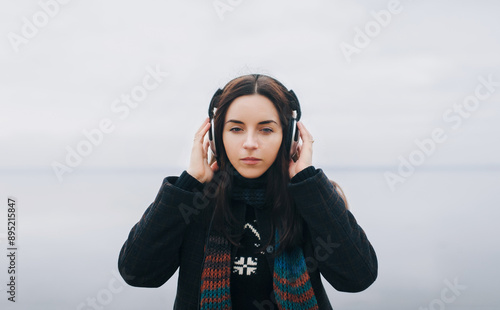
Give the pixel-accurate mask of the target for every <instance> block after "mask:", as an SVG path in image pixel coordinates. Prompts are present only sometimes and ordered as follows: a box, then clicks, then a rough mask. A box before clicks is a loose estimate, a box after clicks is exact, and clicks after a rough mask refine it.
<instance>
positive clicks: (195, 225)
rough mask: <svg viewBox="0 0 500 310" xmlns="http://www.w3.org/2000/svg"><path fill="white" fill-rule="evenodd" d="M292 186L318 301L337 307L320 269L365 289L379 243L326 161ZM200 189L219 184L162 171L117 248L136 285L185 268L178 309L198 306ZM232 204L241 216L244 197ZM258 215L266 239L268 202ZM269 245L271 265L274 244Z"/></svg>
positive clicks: (203, 210)
mask: <svg viewBox="0 0 500 310" xmlns="http://www.w3.org/2000/svg"><path fill="white" fill-rule="evenodd" d="M216 176H217V174H216V175H215V176H214V178H215V177H216ZM288 187H289V190H290V192H291V194H292V197H293V199H294V201H295V203H296V206H297V208H298V211H299V213H300V215H301V216H302V218H303V220H304V237H305V243H304V245H303V252H304V257H305V260H306V265H307V270H308V272H309V276H310V278H311V285H312V287H313V290H314V294H315V296H316V299H317V301H318V306H319V309H332V307H331V305H330V302H329V301H328V296H327V295H326V292H325V289H324V287H323V284H322V282H321V278H320V274H321V275H323V277H324V278H325V279H326V280H327V281H328V282H329V283H330V284H331V285H332V286H333V287H334V288H335V289H337V290H338V291H344V292H359V291H362V290H364V289H366V288H367V287H369V286H370V285H371V284H372V283H373V282H374V281H375V279H376V278H377V269H378V265H377V257H376V254H375V251H374V250H373V248H372V246H371V244H370V242H369V241H368V239H367V238H366V235H365V233H364V231H363V229H362V228H361V227H360V226H359V225H358V224H357V222H356V220H355V218H354V216H353V215H352V213H351V212H350V211H349V210H347V209H346V208H345V205H344V203H343V201H342V199H340V197H339V195H338V193H337V192H336V190H335V189H334V187H333V185H332V184H331V182H330V181H329V179H328V178H327V177H326V175H325V174H324V173H323V170H322V169H315V168H314V167H313V166H310V167H308V168H306V169H304V170H302V171H301V172H299V173H298V174H297V175H295V176H294V177H293V178H292V180H291V182H290V184H289V186H288ZM202 191H203V192H204V193H205V194H207V193H213V192H214V189H209V188H207V186H205V185H204V184H202V183H200V182H198V181H197V180H196V179H195V178H193V177H192V176H191V175H189V174H188V173H187V172H186V171H184V172H183V173H182V174H181V175H180V176H179V177H174V176H170V177H167V178H165V179H164V180H163V184H162V186H161V188H160V191H159V193H158V195H157V196H156V199H155V201H154V202H153V203H152V204H151V205H150V206H149V207H148V208H147V210H146V211H145V213H144V215H143V216H142V218H141V219H140V221H139V222H138V223H137V224H135V226H134V227H133V228H132V230H131V231H130V234H129V236H128V239H127V240H126V241H125V244H124V245H123V247H122V249H121V251H120V256H119V260H118V269H119V271H120V273H121V275H122V277H123V279H124V280H125V282H127V283H128V284H130V285H132V286H139V287H159V286H161V285H163V284H164V283H165V282H166V281H167V280H168V279H169V278H170V277H171V276H172V275H173V274H174V273H175V271H176V270H177V268H178V267H179V268H180V269H179V278H178V286H177V296H176V299H175V305H174V309H182V310H188V309H198V308H199V293H200V281H201V272H202V266H203V259H204V246H205V241H206V239H207V236H208V234H207V232H208V227H209V226H208V222H209V221H207V218H208V217H210V216H211V213H212V212H213V209H212V208H211V207H210V204H208V201H204V200H203V199H202V195H201V192H202ZM210 191H211V192H210ZM233 207H234V212H235V214H236V217H237V218H238V219H239V220H242V221H243V219H244V216H245V207H246V206H245V204H243V203H241V204H240V205H234V206H233ZM256 219H257V223H259V227H260V230H259V232H260V234H261V237H262V240H268V239H269V237H270V236H271V235H270V234H271V232H270V231H269V227H270V225H269V224H270V222H269V221H270V220H271V210H270V208H260V209H256ZM232 248H233V253H232V255H234V253H235V250H236V247H232ZM266 252H267V253H266V256H267V258H268V262H269V266H270V270H271V271H272V270H273V269H274V267H273V263H274V258H273V256H272V255H271V253H272V252H273V248H272V246H270V247H268V248H267V251H266Z"/></svg>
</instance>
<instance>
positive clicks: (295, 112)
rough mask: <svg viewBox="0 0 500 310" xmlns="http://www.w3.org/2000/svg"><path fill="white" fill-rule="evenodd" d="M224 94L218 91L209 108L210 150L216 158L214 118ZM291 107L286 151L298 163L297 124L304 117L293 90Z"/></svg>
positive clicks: (289, 93)
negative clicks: (220, 98)
mask: <svg viewBox="0 0 500 310" xmlns="http://www.w3.org/2000/svg"><path fill="white" fill-rule="evenodd" d="M221 94H222V89H220V88H219V89H217V91H216V92H215V94H214V95H213V97H212V100H211V101H210V106H209V107H208V116H209V118H210V123H211V124H210V130H209V131H208V139H209V141H210V148H211V149H212V153H213V154H214V156H215V157H217V156H218V155H217V152H216V148H215V131H214V117H215V113H216V112H217V108H216V105H217V103H218V102H219V97H220V95H221ZM288 95H289V98H288V99H289V101H290V107H291V109H292V116H291V117H290V118H289V120H288V128H287V129H286V133H285V135H284V137H285V150H286V152H287V153H289V154H290V159H292V160H293V161H297V155H298V154H297V147H298V145H299V129H298V127H297V122H298V121H299V120H300V116H301V115H302V113H301V111H300V104H299V99H298V98H297V96H296V95H295V93H294V92H293V90H289V91H288Z"/></svg>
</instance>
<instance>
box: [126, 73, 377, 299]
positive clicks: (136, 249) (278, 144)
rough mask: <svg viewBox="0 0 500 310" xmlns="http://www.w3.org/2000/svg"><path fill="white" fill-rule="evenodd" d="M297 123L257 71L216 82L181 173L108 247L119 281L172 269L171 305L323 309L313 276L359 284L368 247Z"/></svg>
mask: <svg viewBox="0 0 500 310" xmlns="http://www.w3.org/2000/svg"><path fill="white" fill-rule="evenodd" d="M298 119H300V105H299V103H298V100H297V98H296V96H295V94H294V93H293V91H288V90H287V89H286V88H285V87H284V86H283V85H282V84H281V83H280V82H278V81H277V80H275V79H273V78H271V77H269V76H265V75H259V74H253V75H246V76H241V77H238V78H236V79H234V80H232V81H230V82H229V83H228V84H227V85H226V86H225V87H224V88H223V89H222V90H218V91H217V92H216V94H215V95H214V97H213V99H212V102H211V104H210V108H209V118H207V119H205V121H204V122H203V124H202V125H201V127H200V129H199V130H198V131H197V133H196V135H195V138H194V144H193V148H192V151H191V158H190V162H189V167H188V169H187V170H185V171H183V172H182V174H181V175H180V176H179V177H174V176H170V177H167V178H165V179H164V181H163V184H162V186H161V189H160V191H159V193H158V195H157V197H156V199H155V201H154V202H153V203H152V204H151V205H150V206H149V207H148V208H147V210H146V211H145V213H144V215H143V216H142V218H141V220H140V221H139V222H138V223H137V224H136V225H135V226H134V227H133V228H132V230H131V232H130V234H129V236H128V239H127V240H126V242H125V244H124V245H123V247H122V249H121V251H120V257H119V262H118V267H119V270H120V273H121V275H122V276H123V278H124V280H125V281H126V282H127V283H128V284H130V285H132V286H140V287H159V286H161V285H163V284H164V283H165V282H166V281H167V280H168V279H169V278H170V277H171V276H172V275H173V274H174V272H175V271H176V270H177V268H178V267H179V279H178V289H177V296H176V299H175V305H174V309H231V308H234V309H332V307H331V305H330V302H329V300H328V296H327V295H326V292H325V290H324V287H323V285H322V282H321V280H320V274H321V275H323V277H324V278H325V279H326V280H327V281H328V282H329V283H330V284H331V285H332V286H333V287H334V288H336V289H337V290H339V291H345V292H359V291H362V290H364V289H366V288H367V287H368V286H370V285H371V284H372V283H373V282H374V281H375V279H376V277H377V258H376V255H375V251H374V250H373V248H372V246H371V244H370V242H369V241H368V239H367V238H366V235H365V233H364V231H363V230H362V229H361V227H360V226H359V225H358V224H357V223H356V220H355V218H354V217H353V215H352V214H351V212H349V211H348V210H347V208H346V202H345V198H344V197H343V194H341V193H340V192H339V188H338V187H337V185H336V183H335V182H333V181H330V180H329V179H328V178H327V177H326V175H325V174H324V172H323V171H322V169H316V168H315V167H314V166H313V164H312V145H313V142H314V140H313V138H312V136H311V134H310V133H309V131H308V130H307V129H306V128H305V126H304V125H303V124H302V123H301V122H296V121H297V120H298ZM210 120H212V123H211V122H210ZM296 129H298V132H299V133H300V138H301V139H302V141H303V142H302V144H300V145H297V144H296V143H294V142H296V141H297V140H298V138H297V137H298V135H297V134H294V130H296ZM209 130H210V132H209ZM207 132H209V140H207V141H206V142H204V137H205V134H206V133H207ZM209 146H210V147H211V149H212V154H213V157H212V160H210V161H209V160H208V156H207V155H208V154H207V153H208V148H209Z"/></svg>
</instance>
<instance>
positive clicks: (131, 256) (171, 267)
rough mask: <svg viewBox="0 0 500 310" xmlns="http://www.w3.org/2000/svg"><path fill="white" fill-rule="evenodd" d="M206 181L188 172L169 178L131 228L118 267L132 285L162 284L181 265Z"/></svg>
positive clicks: (121, 251) (149, 285)
mask: <svg viewBox="0 0 500 310" xmlns="http://www.w3.org/2000/svg"><path fill="white" fill-rule="evenodd" d="M202 188H203V184H202V183H200V182H198V180H196V179H195V178H193V177H192V176H191V175H189V174H188V173H187V172H186V171H184V172H183V173H182V174H181V175H180V176H179V177H166V178H165V179H164V180H163V183H162V186H161V188H160V191H159V192H158V194H157V196H156V198H155V200H154V202H153V203H152V204H151V205H150V206H149V207H148V208H147V209H146V211H145V212H144V214H143V216H142V217H141V219H140V220H139V222H137V223H136V224H135V225H134V226H133V227H132V229H131V231H130V233H129V235H128V238H127V240H126V241H125V243H124V244H123V246H122V248H121V250H120V254H119V258H118V270H119V272H120V274H121V276H122V277H123V279H124V280H125V282H127V283H128V284H129V285H132V286H139V287H159V286H161V285H163V284H164V283H165V282H166V281H167V280H168V279H170V277H171V276H172V275H173V274H174V272H175V271H176V270H177V268H178V267H179V256H180V247H181V245H182V240H183V236H184V233H185V231H186V227H187V226H188V224H189V223H190V221H191V220H192V215H193V214H197V210H196V209H195V208H194V207H193V206H194V205H195V203H196V202H195V201H196V199H197V198H199V197H198V196H197V194H199V193H200V191H199V190H200V189H202Z"/></svg>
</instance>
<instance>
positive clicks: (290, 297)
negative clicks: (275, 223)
mask: <svg viewBox="0 0 500 310" xmlns="http://www.w3.org/2000/svg"><path fill="white" fill-rule="evenodd" d="M234 171H235V173H234V177H233V192H232V198H233V199H238V200H242V201H244V202H246V203H248V204H252V205H255V206H262V205H263V203H264V198H265V195H264V194H265V192H264V191H265V187H264V185H265V179H266V177H265V174H264V175H263V176H261V177H259V178H257V179H246V178H244V177H243V176H241V175H239V173H238V172H237V171H236V170H234ZM278 240H279V233H278V230H277V229H276V230H275V247H274V249H275V250H276V249H277V248H278V247H279V243H278ZM230 279H231V244H230V243H229V241H228V240H227V239H226V238H225V237H224V236H223V235H222V234H221V233H218V232H216V231H211V232H210V236H209V238H208V244H207V246H206V248H205V261H204V263H203V272H202V275H201V303H200V307H201V309H232V305H231V291H230ZM273 288H274V297H275V298H276V303H277V304H278V308H279V309H281V310H301V309H318V304H317V301H316V297H315V296H314V291H313V288H312V285H311V281H310V278H309V274H308V273H307V267H306V262H305V259H304V254H303V252H302V248H301V247H296V248H295V249H293V250H291V251H283V252H282V253H281V254H280V255H279V256H278V257H276V258H275V260H274V272H273Z"/></svg>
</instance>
